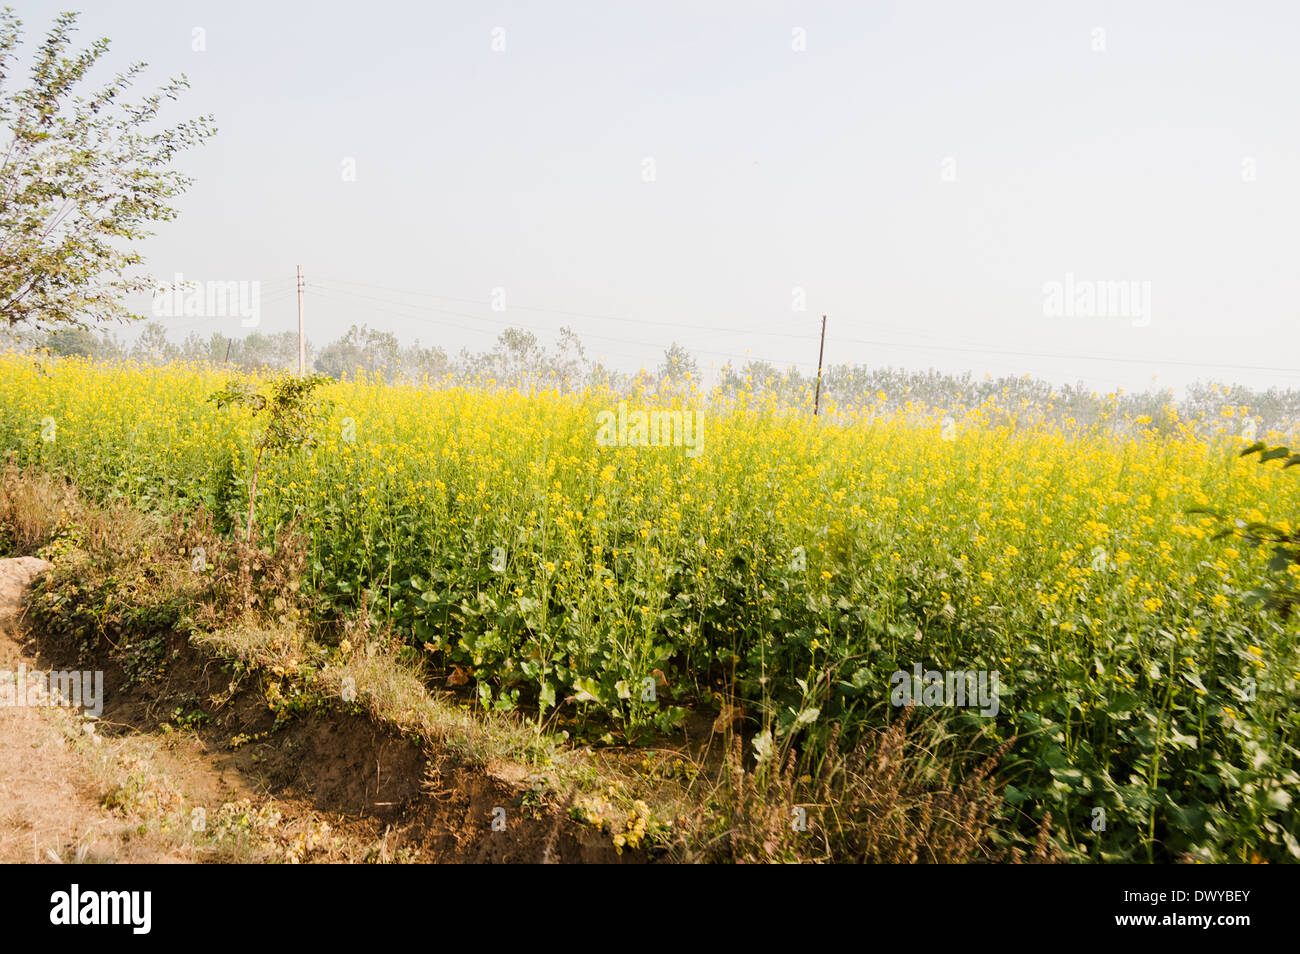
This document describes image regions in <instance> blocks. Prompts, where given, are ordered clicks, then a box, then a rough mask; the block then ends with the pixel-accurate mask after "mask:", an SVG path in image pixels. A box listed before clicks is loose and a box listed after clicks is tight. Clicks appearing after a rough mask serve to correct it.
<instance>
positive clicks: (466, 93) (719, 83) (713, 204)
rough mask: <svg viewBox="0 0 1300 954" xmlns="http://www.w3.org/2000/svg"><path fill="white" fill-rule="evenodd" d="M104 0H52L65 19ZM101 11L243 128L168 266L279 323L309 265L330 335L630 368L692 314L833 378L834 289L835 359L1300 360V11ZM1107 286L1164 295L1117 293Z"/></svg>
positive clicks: (93, 26) (1144, 380)
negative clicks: (539, 354) (1119, 296)
mask: <svg viewBox="0 0 1300 954" xmlns="http://www.w3.org/2000/svg"><path fill="white" fill-rule="evenodd" d="M68 2H69V0H60V2H58V3H45V2H32V0H18V2H17V3H16V7H17V9H18V12H19V14H20V15H21V16H22V17H23V19H24V20H25V21H26V23H27V27H28V30H29V31H31V34H33V35H30V36H29V38H28V45H29V47H30V46H31V45H32V44H33V41H34V40H35V39H36V37H35V35H34V34H36V33H39V32H43V30H44V29H45V27H46V26H47V25H48V23H49V20H50V18H51V17H52V16H53V14H54V12H55V11H57V10H58V9H60V8H63V7H66V6H67V5H68ZM82 9H84V11H85V15H84V17H83V20H82V32H81V34H80V36H81V38H82V39H83V40H84V41H86V42H89V40H90V39H91V38H92V37H95V36H100V35H104V36H108V37H110V38H111V39H112V40H113V44H114V46H113V52H112V54H111V59H112V62H113V63H115V64H122V63H125V62H126V61H128V60H132V59H145V60H147V61H148V62H149V63H150V66H151V70H150V74H151V76H152V77H154V79H155V80H161V79H162V78H164V77H165V76H167V75H171V74H176V73H181V72H183V73H186V74H187V75H188V76H189V78H190V81H191V83H192V86H193V88H192V90H191V91H190V93H189V95H187V96H186V97H185V98H184V99H183V100H182V102H181V103H179V104H177V105H176V106H175V107H174V109H173V110H172V112H171V113H170V117H172V118H174V119H181V118H185V117H188V116H190V115H193V114H196V113H200V112H205V113H206V112H212V113H214V114H215V116H216V122H217V125H218V127H219V129H220V132H219V134H218V136H217V137H216V138H215V139H213V140H211V141H210V142H209V143H208V144H207V145H205V146H204V147H202V149H201V150H199V151H198V152H193V153H189V154H186V155H185V156H184V157H183V159H182V166H183V168H185V170H186V171H187V172H189V173H191V174H192V175H194V176H195V177H196V178H197V183H196V184H195V186H194V187H193V189H192V190H191V192H190V193H189V194H187V195H186V196H185V198H184V199H183V200H182V201H181V204H180V209H181V215H180V217H179V218H178V219H177V221H175V222H173V223H169V224H164V225H162V226H160V227H159V234H158V237H157V238H156V239H155V240H153V241H152V242H151V243H150V245H149V247H148V249H147V254H148V259H149V262H150V265H151V268H152V270H153V272H154V273H155V274H156V275H158V276H160V277H170V276H171V275H173V274H174V273H176V272H181V273H183V274H184V276H185V277H186V278H187V279H194V280H214V281H216V280H220V281H228V280H246V281H262V282H263V283H264V284H263V286H262V295H263V302H264V304H263V315H262V320H261V328H260V330H264V331H280V330H287V329H291V328H296V311H295V304H294V301H293V296H292V294H291V293H290V292H291V289H292V285H293V281H292V279H293V274H294V268H295V266H296V265H298V264H301V265H302V266H303V268H304V271H305V273H306V276H307V283H308V290H307V323H308V334H309V336H310V337H311V338H312V339H313V340H314V341H316V342H317V343H322V344H323V343H324V342H325V341H327V340H328V339H330V338H333V337H336V336H337V335H338V334H340V333H342V332H343V331H344V330H346V328H347V327H348V326H349V325H350V324H352V323H354V322H356V323H362V322H364V323H368V324H370V325H371V326H373V327H377V328H381V329H385V330H391V331H394V332H396V333H397V334H398V335H399V336H400V337H402V338H404V339H407V340H409V339H412V338H415V337H416V336H418V337H420V338H421V339H422V340H423V341H424V342H425V343H433V344H438V345H440V346H442V347H444V348H445V349H447V350H448V351H449V352H455V351H458V350H459V349H460V348H461V347H462V346H466V347H469V348H471V349H473V350H479V349H482V348H485V347H487V346H489V345H490V344H491V342H492V340H493V339H494V338H495V337H496V335H497V334H498V333H499V331H500V330H501V329H502V328H503V327H505V326H507V325H515V326H522V327H527V328H529V329H531V330H533V331H535V332H536V333H537V334H538V335H539V336H540V337H541V338H543V339H544V340H546V341H548V342H549V341H550V340H552V339H553V337H554V335H555V332H556V331H557V330H558V329H559V328H560V327H561V326H564V325H568V326H570V327H572V328H573V329H574V330H575V331H577V332H578V334H579V335H580V336H581V337H582V339H583V340H584V341H585V342H586V344H587V345H588V349H589V351H590V352H592V353H594V354H596V355H604V356H606V357H607V358H608V360H609V361H610V363H612V364H614V365H616V366H619V367H622V368H624V369H628V370H634V369H636V368H637V367H641V366H647V367H653V366H654V365H655V364H657V363H658V361H659V360H660V357H661V355H662V351H663V348H664V347H665V346H667V345H668V343H669V342H670V341H672V340H677V341H679V342H681V343H683V344H684V345H686V346H687V347H688V348H690V349H691V350H692V351H694V352H696V354H697V356H698V357H699V358H700V359H701V363H702V364H704V365H707V364H709V363H710V362H717V363H721V362H723V361H726V360H728V359H729V358H730V359H732V360H737V361H740V360H743V359H744V358H745V357H746V356H747V355H749V356H753V357H755V358H763V359H768V360H772V361H774V362H778V363H781V364H784V363H787V362H795V363H798V364H799V365H800V366H802V367H803V368H805V369H807V370H812V369H814V368H815V366H816V361H817V330H818V326H819V322H820V315H821V314H823V313H825V314H827V315H829V323H828V337H827V360H828V362H841V361H850V360H851V361H856V362H866V363H869V364H889V365H902V366H907V367H913V368H928V367H935V368H940V369H943V370H950V371H956V370H968V369H969V370H972V371H974V372H976V373H978V374H983V373H985V372H990V373H993V374H1001V373H1006V372H1018V373H1023V372H1029V373H1033V374H1037V375H1041V376H1044V377H1049V378H1052V379H1054V380H1061V381H1073V380H1077V379H1083V380H1085V381H1087V382H1089V383H1091V384H1093V385H1094V386H1095V387H1097V388H1099V389H1110V388H1113V387H1116V386H1123V387H1127V388H1130V389H1137V388H1143V387H1147V386H1151V385H1152V384H1153V378H1154V379H1155V380H1154V384H1155V385H1156V386H1173V387H1181V386H1182V385H1183V384H1185V383H1187V382H1189V381H1192V380H1195V379H1198V378H1200V379H1204V378H1210V377H1214V378H1217V379H1221V380H1240V381H1243V382H1244V383H1249V384H1255V385H1260V386H1268V385H1281V386H1287V385H1292V386H1297V385H1300V373H1297V371H1296V370H1295V369H1297V368H1300V361H1297V355H1298V354H1300V349H1298V348H1297V345H1300V321H1297V318H1298V317H1300V259H1298V257H1297V254H1296V252H1297V224H1296V223H1297V211H1298V210H1300V120H1297V112H1296V95H1297V91H1298V90H1300V57H1298V56H1297V55H1296V49H1297V45H1298V43H1297V41H1298V40H1300V30H1298V29H1297V28H1298V27H1300V13H1298V12H1297V10H1298V9H1300V8H1297V6H1296V5H1295V4H1291V3H1285V2H1276V3H1266V2H1249V0H1246V2H1232V3H1229V2H1226V0H1225V2H1219V3H1202V2H1186V0H1183V2H1172V0H1171V2H1142V3H1133V2H1128V3H1120V2H1115V3H1109V2H1079V3H1066V2H1052V3H1044V2H1041V0H1023V2H981V3H963V2H957V0H947V2H914V3H913V2H871V0H868V2H855V3H849V2H842V3H807V2H801V3H796V2H790V3H778V2H755V0H747V2H703V0H696V2H671V0H656V2H653V3H651V2H642V3H623V2H617V3H616V2H608V0H607V2H583V3H578V2H553V3H546V4H522V3H520V4H508V3H506V4H501V3H489V2H482V0H480V2H433V3H417V2H412V3H405V2H385V0H375V2H371V3H365V4H356V3H339V2H317V3H283V2H268V0H261V2H256V3H253V2H242V0H213V2H176V0H169V2H163V0H135V2H131V0H114V2H112V3H108V2H90V3H85V4H83V7H82ZM196 29H197V30H200V31H202V32H201V33H196V32H195V31H196ZM199 40H201V41H202V42H201V43H199V42H198V41H199ZM196 45H202V46H204V47H205V48H204V49H201V50H196V49H195V48H194V47H195V46H196ZM502 46H504V49H501V47H502ZM494 47H495V48H494ZM348 160H351V161H352V162H353V163H354V168H355V181H348V180H347V179H346V178H345V175H344V172H345V168H346V165H345V164H346V163H347V161H348ZM647 160H650V162H647ZM651 172H652V173H653V175H652V177H651V176H650V175H649V174H650V173H651ZM648 177H649V178H651V179H652V181H647V178H648ZM1053 282H1056V283H1059V287H1058V288H1057V291H1058V292H1060V291H1063V292H1064V293H1065V294H1066V295H1067V297H1069V299H1070V303H1071V304H1070V305H1067V307H1066V308H1064V309H1063V312H1062V311H1058V312H1057V313H1055V314H1053V313H1052V311H1053V309H1052V307H1051V306H1050V304H1049V300H1050V295H1049V294H1048V292H1049V291H1051V286H1050V283H1053ZM1099 282H1112V283H1117V282H1125V283H1134V284H1131V285H1128V286H1126V290H1128V291H1132V292H1133V293H1134V295H1133V297H1132V298H1131V300H1129V301H1127V302H1123V303H1120V304H1119V307H1118V313H1116V308H1115V306H1116V302H1115V301H1112V302H1111V303H1110V304H1111V312H1110V313H1109V314H1107V313H1105V312H1106V308H1105V307H1102V306H1101V305H1104V296H1103V301H1102V303H1101V305H1099V306H1098V308H1099V310H1100V311H1101V312H1103V313H1101V314H1097V313H1093V312H1092V311H1090V310H1089V305H1088V296H1089V295H1090V293H1091V292H1092V291H1094V290H1097V291H1101V290H1103V289H1101V288H1098V287H1097V286H1095V285H1092V284H1090V283H1099ZM349 283H352V284H349ZM1111 287H1112V289H1117V288H1118V287H1119V286H1111ZM398 289H400V290H409V291H412V292H416V293H418V294H403V293H399V292H398V291H395V290H398ZM493 289H504V301H505V306H506V310H505V311H494V310H493V309H492V307H491V306H490V302H491V301H492V296H493ZM795 289H802V290H803V292H802V294H803V296H804V300H805V302H806V310H805V311H796V310H794V308H793V305H794V304H795V303H796V298H797V294H798V293H796V292H795ZM1146 295H1149V299H1146V298H1145V297H1144V296H1146ZM433 296H441V297H433ZM1144 301H1149V308H1146V307H1144V306H1143V305H1142V302H1144ZM1058 302H1059V299H1058ZM1076 305H1077V307H1074V306H1076ZM564 313H571V314H564ZM167 324H168V326H169V327H170V328H174V329H175V331H174V333H173V334H174V337H177V338H179V337H180V336H183V334H184V333H186V332H187V331H189V330H198V331H200V332H201V333H203V334H207V333H208V332H210V331H212V330H219V331H222V332H225V333H231V334H236V335H238V334H243V333H245V332H246V330H247V329H243V328H240V322H239V320H238V319H237V318H227V319H222V318H208V319H192V318H191V319H176V320H169V321H168V322H167ZM1248 367H1259V368H1267V369H1270V370H1267V371H1260V370H1247V368H1248Z"/></svg>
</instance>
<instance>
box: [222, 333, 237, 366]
mask: <svg viewBox="0 0 1300 954" xmlns="http://www.w3.org/2000/svg"><path fill="white" fill-rule="evenodd" d="M232 341H234V339H233V338H229V337H228V338H226V357H225V359H224V360H223V361H222V362H221V363H222V364H230V343H231V342H232Z"/></svg>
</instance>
